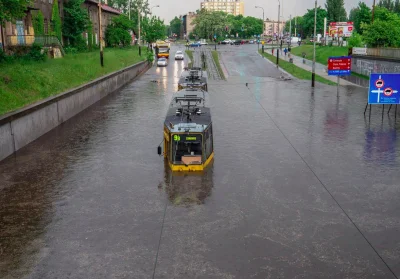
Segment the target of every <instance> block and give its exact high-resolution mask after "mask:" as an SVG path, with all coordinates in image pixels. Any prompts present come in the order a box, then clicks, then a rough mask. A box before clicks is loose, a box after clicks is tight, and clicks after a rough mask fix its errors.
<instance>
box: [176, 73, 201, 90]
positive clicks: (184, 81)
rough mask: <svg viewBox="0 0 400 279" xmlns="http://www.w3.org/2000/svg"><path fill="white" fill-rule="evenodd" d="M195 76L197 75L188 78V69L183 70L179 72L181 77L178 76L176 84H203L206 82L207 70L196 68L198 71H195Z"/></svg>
mask: <svg viewBox="0 0 400 279" xmlns="http://www.w3.org/2000/svg"><path fill="white" fill-rule="evenodd" d="M192 70H193V69H192ZM195 76H197V78H196V79H194V80H191V79H190V70H189V71H183V72H182V74H181V77H180V78H179V81H178V84H180V85H181V86H184V87H186V86H189V85H193V86H194V87H196V86H203V85H206V84H207V72H206V71H202V70H200V69H199V70H198V73H197V74H196V73H195Z"/></svg>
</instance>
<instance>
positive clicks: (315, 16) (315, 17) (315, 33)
mask: <svg viewBox="0 0 400 279" xmlns="http://www.w3.org/2000/svg"><path fill="white" fill-rule="evenodd" d="M316 37H317V0H315V8H314V38H313V41H314V42H313V43H314V53H313V61H312V74H311V87H314V86H315V43H316V41H317V40H316Z"/></svg>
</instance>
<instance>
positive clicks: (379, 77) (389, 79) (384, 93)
mask: <svg viewBox="0 0 400 279" xmlns="http://www.w3.org/2000/svg"><path fill="white" fill-rule="evenodd" d="M399 90H400V74H371V75H370V76H369V93H368V104H372V105H374V104H382V105H385V104H400V93H399Z"/></svg>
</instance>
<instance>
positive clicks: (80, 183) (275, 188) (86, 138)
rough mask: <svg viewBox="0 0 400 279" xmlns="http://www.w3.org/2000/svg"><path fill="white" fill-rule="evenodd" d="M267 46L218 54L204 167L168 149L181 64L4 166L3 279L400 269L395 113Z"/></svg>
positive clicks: (0, 166) (308, 274) (307, 274)
mask: <svg viewBox="0 0 400 279" xmlns="http://www.w3.org/2000/svg"><path fill="white" fill-rule="evenodd" d="M176 50H177V48H176V47H174V48H173V49H172V54H173V53H174V52H175V51H176ZM256 50H257V46H256V45H248V46H221V47H220V56H221V58H222V63H221V64H222V65H223V66H224V67H225V68H226V72H227V73H228V78H227V81H212V80H210V83H209V86H208V88H209V91H210V97H211V103H212V104H211V109H212V116H213V126H214V133H215V134H214V146H215V160H214V163H213V165H212V166H211V167H210V168H209V169H208V170H207V171H206V172H205V173H203V174H202V175H186V176H185V175H172V174H171V172H170V171H169V170H168V168H167V167H166V165H165V164H164V160H163V159H162V158H160V157H158V155H157V150H156V149H157V148H156V147H157V146H158V145H159V144H160V142H161V140H162V128H163V120H164V116H165V113H166V110H167V106H168V103H169V101H170V99H171V97H172V94H173V92H175V91H176V89H177V80H178V77H179V76H180V73H181V71H182V69H183V67H184V65H185V64H186V62H181V61H179V62H175V61H173V60H172V59H171V61H170V64H169V65H168V67H166V68H156V67H153V68H152V69H150V70H149V71H148V72H147V73H146V74H145V75H143V76H141V77H140V78H139V79H138V80H137V81H135V82H133V83H131V84H129V85H128V86H126V87H125V88H124V89H122V90H121V91H120V92H118V93H116V94H113V95H112V96H109V97H107V98H106V99H103V100H102V101H100V102H99V103H97V104H96V105H94V106H92V107H91V108H89V109H88V110H86V111H84V112H83V113H81V114H79V115H78V116H77V117H74V118H73V119H71V121H68V122H67V123H65V124H63V125H62V126H60V127H58V128H57V129H55V130H53V131H51V132H50V133H48V134H47V135H46V136H45V137H42V138H40V139H39V140H37V141H35V142H33V143H32V144H30V145H28V146H27V147H26V148H24V149H22V150H21V151H20V152H18V154H16V155H15V156H13V157H9V158H8V159H6V160H4V161H3V162H0V278H396V276H397V277H399V276H400V207H399V205H398V204H399V203H398V201H399V198H400V173H399V171H398V170H399V162H400V159H399V155H400V143H399V140H398V139H399V138H400V135H399V131H400V123H399V120H397V121H396V120H395V118H394V111H393V110H392V111H391V113H390V114H389V116H388V115H386V113H385V114H384V116H383V119H382V115H381V108H380V107H379V108H378V107H373V109H372V115H371V118H370V119H369V118H368V117H367V118H364V115H363V111H364V107H365V103H366V101H367V94H366V90H365V89H363V88H360V87H349V88H344V87H342V88H341V90H340V93H339V96H337V94H336V87H330V86H325V85H321V84H317V87H316V89H315V90H314V91H312V90H311V89H310V84H309V82H307V81H298V80H289V81H285V80H282V79H281V78H280V77H281V76H282V74H281V73H280V72H279V71H278V70H277V69H276V68H275V66H273V65H272V64H271V63H269V62H268V61H266V60H265V59H262V58H261V57H260V56H259V55H258V54H257V53H256ZM246 83H247V86H246Z"/></svg>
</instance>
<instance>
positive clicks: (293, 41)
mask: <svg viewBox="0 0 400 279" xmlns="http://www.w3.org/2000/svg"><path fill="white" fill-rule="evenodd" d="M286 42H287V43H289V38H288V39H287V41H286ZM299 42H301V38H298V37H292V38H291V40H290V44H291V45H295V44H298V43H299Z"/></svg>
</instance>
